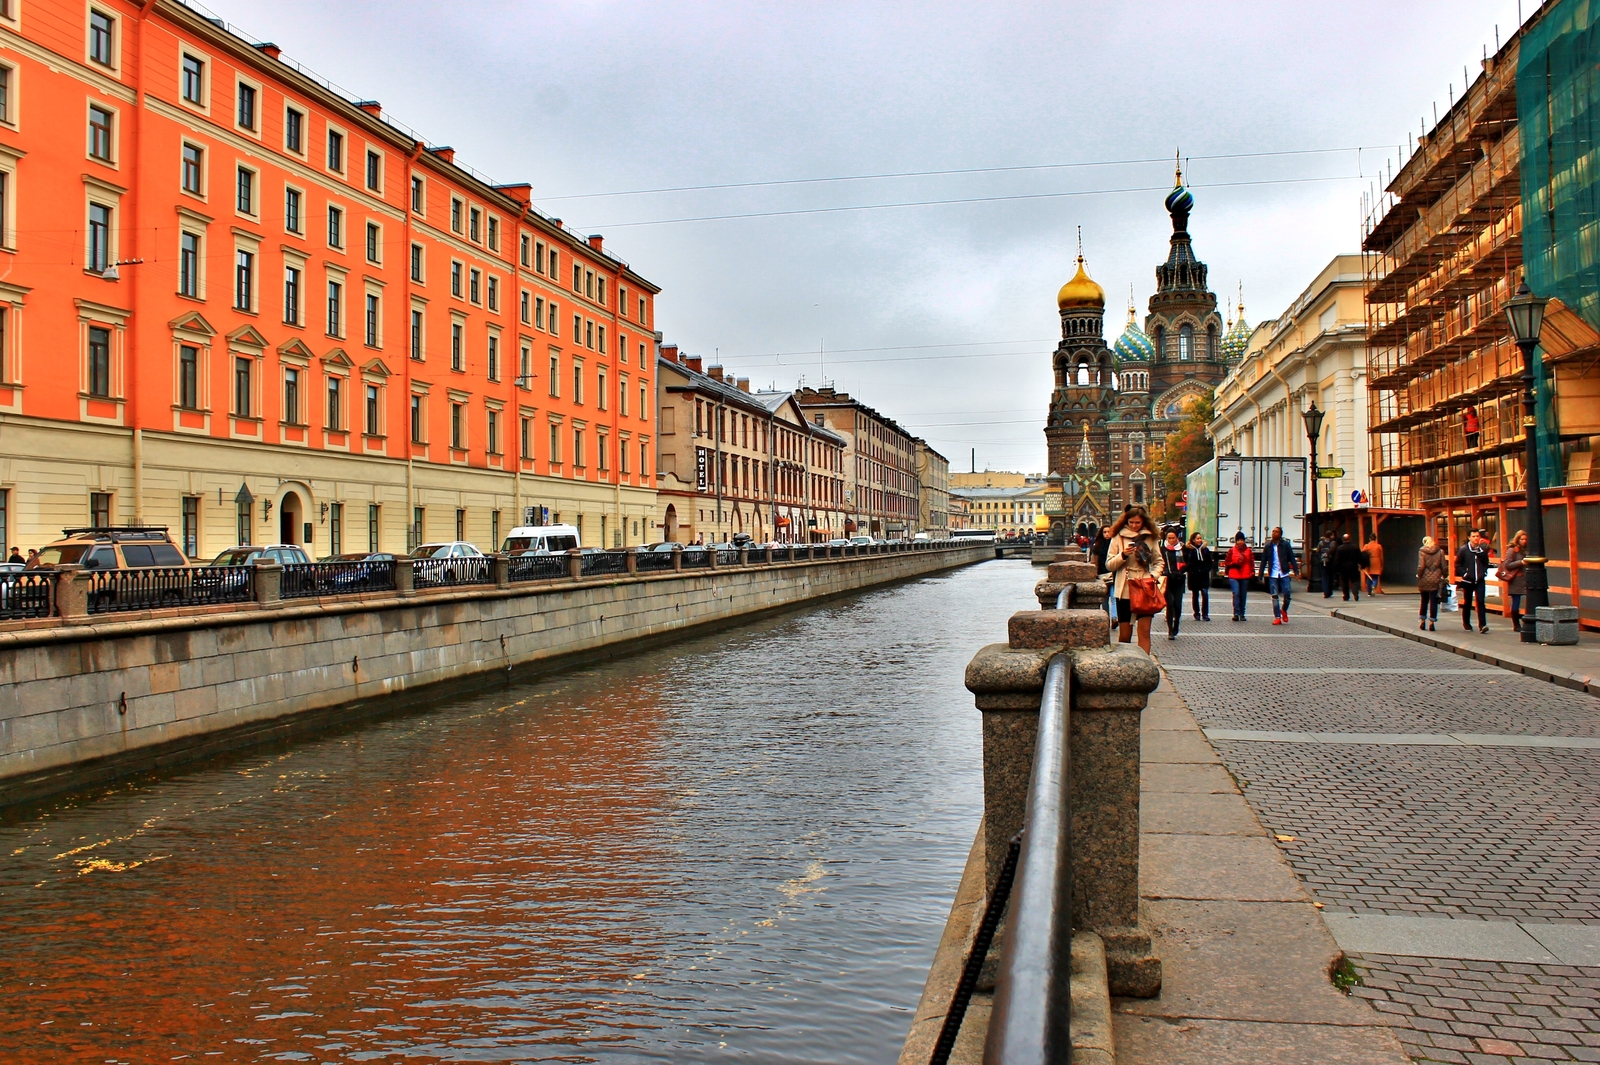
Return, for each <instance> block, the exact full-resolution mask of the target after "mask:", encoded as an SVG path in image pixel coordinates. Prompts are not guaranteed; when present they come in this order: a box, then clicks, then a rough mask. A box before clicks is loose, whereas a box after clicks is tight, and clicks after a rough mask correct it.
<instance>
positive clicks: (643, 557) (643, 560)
mask: <svg viewBox="0 0 1600 1065" xmlns="http://www.w3.org/2000/svg"><path fill="white" fill-rule="evenodd" d="M671 568H672V552H671V551H640V552H639V557H638V559H636V560H635V562H634V569H635V570H636V571H637V572H639V573H660V572H662V571H663V570H670V569H671Z"/></svg>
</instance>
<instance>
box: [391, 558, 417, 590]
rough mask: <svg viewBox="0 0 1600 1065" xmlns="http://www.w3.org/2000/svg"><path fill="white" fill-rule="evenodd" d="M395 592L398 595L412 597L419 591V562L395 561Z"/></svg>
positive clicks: (401, 559) (400, 559) (407, 559)
mask: <svg viewBox="0 0 1600 1065" xmlns="http://www.w3.org/2000/svg"><path fill="white" fill-rule="evenodd" d="M394 590H395V594H396V595H411V594H412V593H414V592H415V591H416V590H417V560H416V559H414V558H397V559H395V560H394Z"/></svg>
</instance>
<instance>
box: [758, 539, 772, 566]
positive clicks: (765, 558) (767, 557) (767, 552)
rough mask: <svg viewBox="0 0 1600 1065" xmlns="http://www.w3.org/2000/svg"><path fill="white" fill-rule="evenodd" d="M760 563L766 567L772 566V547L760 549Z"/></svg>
mask: <svg viewBox="0 0 1600 1065" xmlns="http://www.w3.org/2000/svg"><path fill="white" fill-rule="evenodd" d="M761 561H762V562H763V563H764V564H766V565H768V566H770V565H772V547H771V545H770V544H769V545H768V546H766V547H764V548H762V549H761Z"/></svg>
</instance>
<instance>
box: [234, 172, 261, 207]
mask: <svg viewBox="0 0 1600 1065" xmlns="http://www.w3.org/2000/svg"><path fill="white" fill-rule="evenodd" d="M241 172H244V173H247V174H249V175H250V210H249V211H248V212H246V211H241V210H239V174H240V173H241ZM232 193H233V213H234V214H236V215H238V216H239V217H240V218H248V219H250V221H252V222H255V221H258V220H260V218H261V171H260V169H259V168H257V167H253V166H247V165H245V164H244V163H237V164H235V165H234V168H233V190H232Z"/></svg>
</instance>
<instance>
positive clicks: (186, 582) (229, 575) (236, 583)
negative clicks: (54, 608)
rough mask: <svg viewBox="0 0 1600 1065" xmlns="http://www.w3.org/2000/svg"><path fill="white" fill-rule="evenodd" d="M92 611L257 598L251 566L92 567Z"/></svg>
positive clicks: (229, 601) (208, 604) (89, 604)
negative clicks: (96, 568) (95, 568)
mask: <svg viewBox="0 0 1600 1065" xmlns="http://www.w3.org/2000/svg"><path fill="white" fill-rule="evenodd" d="M87 579H88V582H89V588H88V596H87V600H88V609H89V613H91V614H110V613H114V612H118V611H124V610H157V609H161V608H163V607H175V606H210V605H212V604H214V603H247V602H249V601H251V600H252V599H254V598H255V597H256V583H255V569H254V568H253V567H251V566H170V567H169V566H153V567H148V568H142V569H111V570H90V571H89V572H88V577H87Z"/></svg>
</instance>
